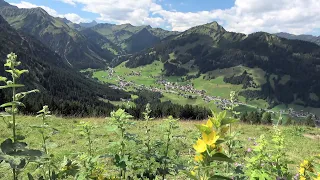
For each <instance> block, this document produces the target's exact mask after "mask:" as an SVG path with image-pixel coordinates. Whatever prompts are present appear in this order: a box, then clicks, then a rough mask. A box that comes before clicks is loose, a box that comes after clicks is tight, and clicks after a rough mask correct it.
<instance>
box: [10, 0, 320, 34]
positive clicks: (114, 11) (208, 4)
mask: <svg viewBox="0 0 320 180" xmlns="http://www.w3.org/2000/svg"><path fill="white" fill-rule="evenodd" d="M7 2H9V3H11V4H14V5H16V6H18V7H20V8H33V7H38V6H40V7H42V8H44V9H45V10H46V11H47V12H48V13H49V14H51V15H52V16H59V17H65V18H67V19H69V20H71V21H73V22H76V23H79V22H89V21H92V20H96V21H98V22H106V23H113V24H123V23H131V24H133V25H147V24H148V25H151V26H153V27H161V28H164V29H168V30H176V31H184V30H186V29H188V28H190V27H193V26H196V25H201V24H205V23H208V22H212V21H217V22H219V23H220V24H222V25H223V26H224V27H225V29H227V30H229V31H235V32H242V33H246V34H248V33H252V32H257V31H266V32H270V33H275V32H289V33H293V34H313V35H320V14H319V9H320V3H319V1H318V0H295V1H291V0H277V1H273V2H271V1H270V0H183V1H182V0H45V1H44V0H23V1H21V0H7Z"/></svg>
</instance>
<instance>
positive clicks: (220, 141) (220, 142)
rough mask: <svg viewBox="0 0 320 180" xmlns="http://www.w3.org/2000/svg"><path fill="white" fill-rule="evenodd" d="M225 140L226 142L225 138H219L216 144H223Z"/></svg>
mask: <svg viewBox="0 0 320 180" xmlns="http://www.w3.org/2000/svg"><path fill="white" fill-rule="evenodd" d="M224 142H226V141H225V140H222V139H219V140H217V142H216V145H219V144H222V143H224Z"/></svg>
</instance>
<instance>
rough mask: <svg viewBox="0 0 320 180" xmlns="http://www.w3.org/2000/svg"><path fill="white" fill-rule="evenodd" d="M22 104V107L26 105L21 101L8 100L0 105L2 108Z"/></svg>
mask: <svg viewBox="0 0 320 180" xmlns="http://www.w3.org/2000/svg"><path fill="white" fill-rule="evenodd" d="M13 105H15V106H22V107H26V106H25V105H24V104H23V103H22V102H18V101H13V102H8V103H5V104H2V105H1V106H0V107H2V108H4V107H10V106H13Z"/></svg>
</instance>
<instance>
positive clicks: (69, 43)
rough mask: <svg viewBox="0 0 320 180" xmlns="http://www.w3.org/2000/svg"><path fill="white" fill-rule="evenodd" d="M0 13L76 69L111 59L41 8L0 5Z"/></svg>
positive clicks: (94, 65)
mask: <svg viewBox="0 0 320 180" xmlns="http://www.w3.org/2000/svg"><path fill="white" fill-rule="evenodd" d="M0 15H2V16H3V17H4V18H5V19H6V20H7V21H8V22H9V23H10V25H11V26H13V27H14V28H15V29H17V30H22V31H24V32H26V33H28V34H30V35H32V36H34V37H35V38H37V39H38V40H40V41H41V42H42V43H44V44H45V45H47V46H48V47H49V48H50V49H51V50H53V51H55V52H57V53H58V54H59V55H60V56H61V57H63V59H65V60H66V62H67V63H68V64H70V66H72V67H75V68H77V69H83V68H101V67H104V66H106V64H107V62H108V61H111V60H112V59H113V54H112V53H111V52H109V51H107V50H102V49H101V47H99V46H97V45H96V44H95V43H94V42H90V41H89V40H87V39H86V38H85V36H83V35H82V34H81V33H79V32H78V31H77V30H75V29H73V28H70V27H69V26H68V25H67V24H65V22H63V21H62V20H61V18H54V17H52V16H50V15H49V14H48V13H47V12H46V11H44V10H43V9H42V8H31V9H20V8H16V7H14V6H2V7H0Z"/></svg>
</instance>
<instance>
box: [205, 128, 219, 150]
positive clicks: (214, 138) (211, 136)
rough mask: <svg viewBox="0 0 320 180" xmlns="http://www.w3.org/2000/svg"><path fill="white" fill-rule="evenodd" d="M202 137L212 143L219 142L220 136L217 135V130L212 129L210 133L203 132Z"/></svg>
mask: <svg viewBox="0 0 320 180" xmlns="http://www.w3.org/2000/svg"><path fill="white" fill-rule="evenodd" d="M202 139H203V141H204V142H205V143H206V144H207V145H209V146H210V145H212V144H214V143H216V142H217V140H218V139H219V136H217V134H216V132H215V131H212V132H211V133H210V134H206V133H202Z"/></svg>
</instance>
